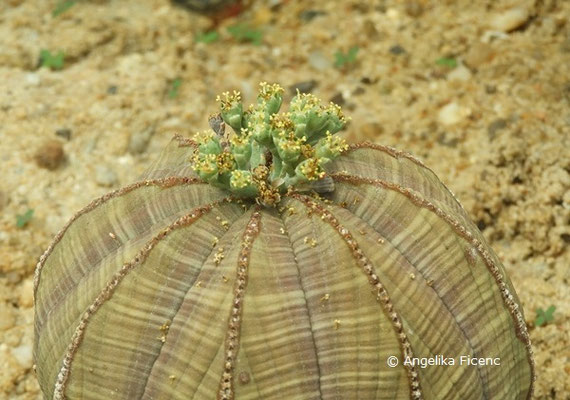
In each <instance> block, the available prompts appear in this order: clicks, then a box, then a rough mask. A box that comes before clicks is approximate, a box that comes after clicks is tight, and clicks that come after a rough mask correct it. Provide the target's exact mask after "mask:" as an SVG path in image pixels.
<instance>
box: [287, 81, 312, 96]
mask: <svg viewBox="0 0 570 400" xmlns="http://www.w3.org/2000/svg"><path fill="white" fill-rule="evenodd" d="M318 85H319V84H318V82H317V81H316V80H314V79H311V80H310V81H303V82H297V83H294V84H292V85H291V86H289V93H291V95H292V96H294V95H296V94H297V89H299V92H301V93H311V92H312V91H313V89H314V88H316V87H317V86H318Z"/></svg>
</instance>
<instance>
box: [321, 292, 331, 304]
mask: <svg viewBox="0 0 570 400" xmlns="http://www.w3.org/2000/svg"><path fill="white" fill-rule="evenodd" d="M330 298H331V295H330V294H328V293H325V295H324V296H323V297H321V301H323V302H324V301H327V300H328V299H330Z"/></svg>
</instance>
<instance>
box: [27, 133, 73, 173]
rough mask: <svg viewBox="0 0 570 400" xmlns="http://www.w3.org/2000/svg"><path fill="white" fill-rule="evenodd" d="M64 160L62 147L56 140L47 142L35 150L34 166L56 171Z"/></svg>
mask: <svg viewBox="0 0 570 400" xmlns="http://www.w3.org/2000/svg"><path fill="white" fill-rule="evenodd" d="M64 158H65V153H64V152H63V146H62V145H61V143H60V142H59V141H57V140H47V141H45V142H43V143H42V144H41V145H40V147H38V149H37V150H36V154H35V155H34V159H35V160H36V164H37V165H38V166H39V167H41V168H45V169H49V170H54V169H57V168H58V167H59V166H60V165H61V163H62V162H63V160H64Z"/></svg>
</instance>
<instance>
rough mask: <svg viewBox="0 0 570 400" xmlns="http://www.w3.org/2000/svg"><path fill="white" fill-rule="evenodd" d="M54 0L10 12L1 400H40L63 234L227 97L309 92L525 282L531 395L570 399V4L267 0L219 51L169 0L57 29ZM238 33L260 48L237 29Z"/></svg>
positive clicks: (204, 25)
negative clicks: (46, 263) (36, 301)
mask: <svg viewBox="0 0 570 400" xmlns="http://www.w3.org/2000/svg"><path fill="white" fill-rule="evenodd" d="M56 3H57V2H56V1H55V0H50V1H46V0H25V1H24V0H4V1H2V2H0V94H1V95H0V165H1V172H2V177H1V179H0V398H2V399H4V398H8V399H36V398H40V394H39V389H38V385H37V383H36V381H35V377H34V374H33V372H32V353H31V348H32V339H33V333H32V322H33V309H32V274H33V270H34V267H35V264H36V262H37V259H38V257H39V256H40V254H41V253H42V251H43V250H44V249H45V248H46V247H47V245H48V243H49V241H50V239H51V238H52V237H53V235H54V234H55V233H56V232H57V231H58V230H59V228H61V227H62V226H63V225H64V223H65V222H66V220H67V219H68V218H70V216H71V215H72V213H73V212H74V211H76V210H78V209H79V208H81V207H82V206H84V205H85V204H86V203H87V202H88V201H89V200H90V199H92V198H94V197H96V196H99V195H101V194H103V193H105V192H107V191H109V190H110V189H112V188H117V187H120V186H122V185H125V184H127V183H130V182H132V181H134V180H135V179H136V177H137V175H138V174H140V173H141V171H142V170H143V169H144V168H145V167H146V166H147V165H148V163H149V162H150V160H152V159H153V158H154V157H155V156H156V155H157V153H158V152H159V151H160V149H161V148H162V147H163V146H165V145H166V143H167V142H168V141H169V140H170V138H171V136H172V135H173V134H174V133H182V134H186V135H190V134H192V133H194V132H195V131H197V130H202V129H205V128H206V127H207V121H206V117H207V115H208V113H209V112H212V111H214V110H215V108H216V104H215V101H214V99H215V95H216V94H217V93H219V92H222V91H225V90H233V89H237V90H241V91H242V93H243V97H244V98H245V101H246V102H249V101H251V100H252V99H253V96H254V94H255V91H256V88H257V83H258V82H259V81H262V80H264V81H269V82H279V83H280V84H282V85H283V86H284V87H286V88H287V90H289V88H291V87H294V86H295V85H296V84H299V83H301V82H303V84H304V85H305V87H307V86H314V88H313V93H315V94H317V95H318V96H319V97H321V98H324V99H326V100H328V99H334V100H335V101H336V102H340V103H342V104H343V107H344V109H345V111H346V113H347V114H348V115H350V116H352V122H351V124H350V126H349V127H348V129H347V131H346V136H347V137H348V138H349V139H350V140H365V139H366V140H371V141H375V142H378V143H382V144H388V145H392V146H394V147H397V148H399V149H402V150H407V151H409V152H411V153H413V154H415V155H417V156H419V157H420V158H421V159H422V160H423V161H424V162H425V163H427V164H428V165H429V166H430V167H431V168H432V169H434V170H435V171H436V173H437V174H438V175H439V176H440V178H441V179H442V180H443V181H444V182H445V183H446V184H447V185H448V186H449V187H450V188H451V189H452V190H453V191H454V192H455V194H456V195H457V196H458V197H459V199H460V200H461V201H462V203H463V205H464V206H465V208H466V209H467V211H468V212H469V213H470V215H471V216H472V218H473V219H474V220H475V221H476V222H477V224H478V225H479V227H480V228H481V229H482V230H483V233H484V235H485V236H486V238H487V239H488V241H489V242H490V243H491V245H492V246H493V248H494V249H495V250H496V251H497V253H498V254H499V256H500V257H501V259H502V260H503V262H504V264H505V266H506V268H507V270H508V271H509V273H510V277H511V279H512V281H513V283H514V285H515V287H516V288H517V291H518V294H519V296H520V298H521V301H522V304H523V306H524V309H525V313H526V319H527V322H528V324H529V328H530V332H531V336H532V342H533V346H534V351H535V356H536V367H537V374H538V381H537V384H536V393H535V397H536V398H537V399H570V340H569V331H570V329H569V328H570V289H569V286H568V284H569V282H568V281H569V277H570V273H569V267H570V251H569V249H568V247H569V246H568V245H569V243H570V228H569V225H570V223H569V221H570V190H569V189H570V175H569V173H570V22H569V19H570V1H564V0H558V1H557V0H536V1H523V0H520V1H516V0H512V1H491V0H486V1H472V0H458V1H451V0H446V1H429V0H423V1H422V0H410V1H396V0H393V1H390V0H386V1H349V0H343V1H334V2H333V1H327V2H325V1H320V2H318V1H305V0H303V1H293V0H289V1H279V0H267V1H261V0H259V1H257V2H254V5H253V6H252V7H250V8H249V9H248V10H247V11H245V12H243V13H242V14H240V15H239V16H237V17H233V18H230V19H226V20H224V21H223V22H222V23H221V24H220V25H219V26H218V31H219V35H220V36H219V38H218V40H216V41H214V42H212V43H200V42H197V41H196V38H197V37H198V35H199V34H200V33H201V32H204V31H205V30H207V29H208V28H209V26H210V24H211V20H210V19H209V18H206V17H203V16H197V15H194V14H191V13H189V12H187V11H185V10H183V9H181V8H178V7H174V6H172V5H171V4H170V3H169V2H168V1H167V0H122V1H119V0H116V1H103V0H98V1H79V2H77V4H75V5H73V6H72V7H71V8H70V9H69V10H67V11H65V12H63V13H62V14H60V15H59V16H56V17H54V16H53V15H52V11H53V10H54V9H55V6H56ZM237 22H243V23H247V24H249V26H250V30H259V31H261V32H262V37H261V44H259V45H256V44H252V43H250V42H247V41H245V42H240V41H238V40H236V38H235V37H233V36H232V35H231V34H229V33H228V31H227V27H228V26H230V25H233V24H235V23H237ZM353 46H358V49H359V50H358V53H357V56H356V59H355V61H354V62H352V63H351V62H348V63H346V64H345V65H344V66H343V67H341V68H337V67H335V65H334V63H335V53H336V52H337V51H342V52H344V53H346V52H347V51H348V50H349V49H350V48H351V47H353ZM44 49H45V50H49V51H51V52H52V53H54V54H56V53H57V51H63V52H64V54H65V60H64V65H63V68H62V69H61V70H51V69H49V68H46V67H43V68H40V67H39V62H38V59H39V56H40V52H41V50H44ZM437 60H439V62H437ZM445 64H451V65H445ZM453 64H457V65H456V66H453ZM177 78H179V82H180V87H179V89H178V92H177V93H176V95H173V94H171V93H169V91H170V90H171V88H172V85H173V82H174V81H175V79H177ZM311 81H313V82H311ZM308 82H310V83H311V84H310V85H309V83H308ZM42 149H43V150H42ZM46 149H48V150H46ZM38 152H40V153H39V154H40V155H38ZM30 209H33V210H34V213H33V216H32V217H31V219H30V221H29V222H28V223H27V225H25V226H24V227H22V228H18V227H17V215H23V214H25V213H26V211H28V210H30ZM20 222H22V221H20ZM550 305H554V306H556V311H555V312H554V320H553V321H551V322H549V323H548V324H547V325H545V326H540V327H535V326H534V320H535V317H536V312H535V310H536V309H537V308H539V307H541V308H544V309H546V308H547V307H549V306H550Z"/></svg>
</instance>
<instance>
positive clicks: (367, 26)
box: [362, 19, 381, 40]
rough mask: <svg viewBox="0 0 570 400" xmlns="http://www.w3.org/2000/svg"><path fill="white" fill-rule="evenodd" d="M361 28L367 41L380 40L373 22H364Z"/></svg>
mask: <svg viewBox="0 0 570 400" xmlns="http://www.w3.org/2000/svg"><path fill="white" fill-rule="evenodd" d="M362 28H363V30H364V35H365V37H367V38H368V39H369V40H370V39H374V40H380V38H381V35H380V32H378V29H376V24H375V23H374V22H373V21H371V20H369V19H367V20H365V21H364V25H363V27H362Z"/></svg>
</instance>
